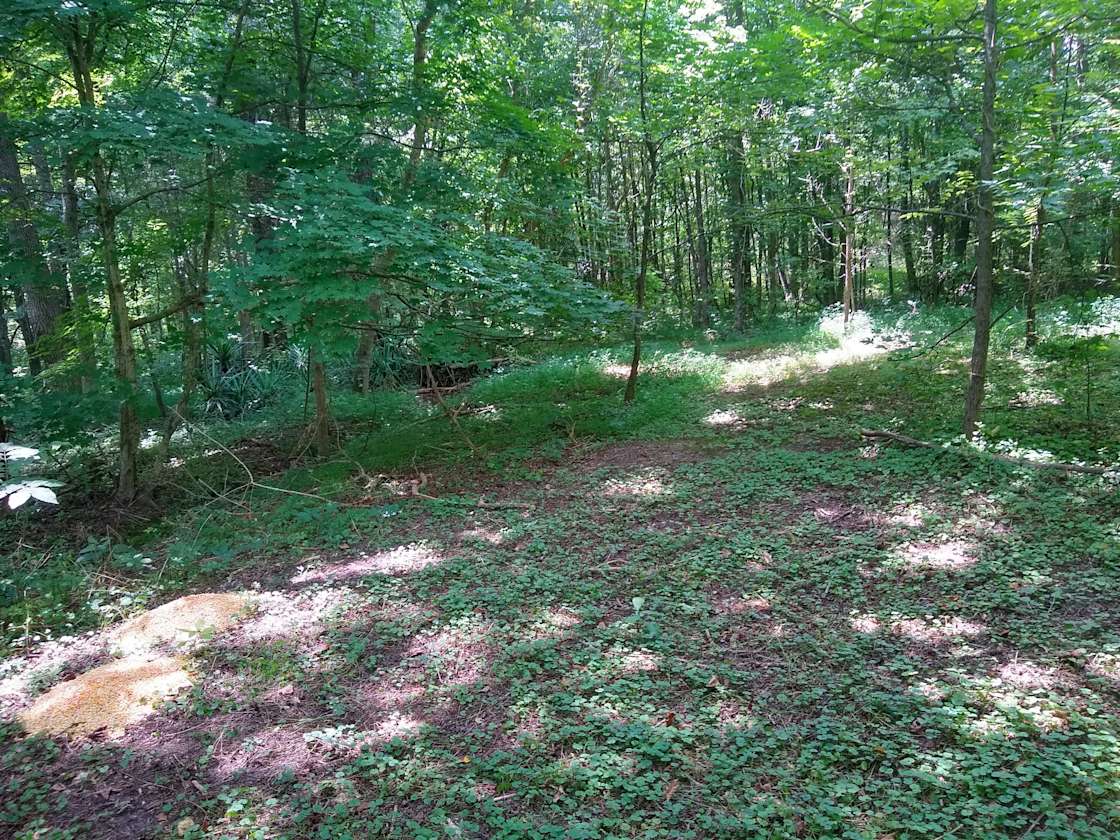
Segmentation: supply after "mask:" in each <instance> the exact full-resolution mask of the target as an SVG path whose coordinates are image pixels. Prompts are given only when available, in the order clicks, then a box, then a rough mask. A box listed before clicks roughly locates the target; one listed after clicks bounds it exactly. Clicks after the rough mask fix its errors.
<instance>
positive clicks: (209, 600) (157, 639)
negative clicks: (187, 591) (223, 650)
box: [109, 592, 247, 656]
mask: <svg viewBox="0 0 1120 840" xmlns="http://www.w3.org/2000/svg"><path fill="white" fill-rule="evenodd" d="M246 606H247V602H246V600H245V598H244V597H243V596H241V595H237V594H235V593H231V592H204V593H202V594H200V595H187V596H185V597H183V598H176V599H175V600H174V601H169V602H168V603H166V604H164V605H163V606H161V607H156V608H155V609H154V610H148V611H147V612H145V613H142V614H141V615H138V616H136V617H135V618H132V619H129V620H128V621H126V622H125V623H124V624H122V625H121V626H120V627H118V628H117V629H116V630H114V631H113V632H112V633H111V634H110V636H109V647H110V649H111V650H112V651H113V652H114V653H115V654H117V655H121V656H131V655H133V654H138V653H143V652H145V651H151V650H154V649H155V648H157V647H158V646H159V645H161V644H167V643H171V644H175V645H181V644H183V643H184V642H189V641H192V640H194V639H198V638H200V637H206V636H208V635H209V634H212V633H216V632H218V631H219V630H224V629H226V628H227V627H230V626H232V625H234V624H236V623H237V622H238V620H239V619H240V618H241V617H242V615H243V614H244V613H245V608H246Z"/></svg>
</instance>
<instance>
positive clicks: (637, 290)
mask: <svg viewBox="0 0 1120 840" xmlns="http://www.w3.org/2000/svg"><path fill="white" fill-rule="evenodd" d="M648 15H649V0H643V3H642V20H641V23H640V24H639V26H638V97H639V108H640V112H641V117H642V145H643V148H644V149H645V152H646V167H645V174H646V179H645V181H646V183H645V188H646V194H645V202H644V204H643V206H642V245H641V251H640V252H639V254H638V279H637V281H636V283H635V286H634V296H635V303H636V307H635V311H634V352H633V355H632V356H631V358H630V375H629V376H628V377H627V378H626V391H625V393H624V394H623V396H622V400H623V402H627V403H630V402H633V401H634V397H635V396H636V395H637V391H638V368H639V366H640V365H641V362H642V321H643V319H644V318H645V306H646V271H647V270H648V268H649V256H650V245H651V243H652V241H653V193H654V189H655V188H656V186H657V144H656V143H655V142H654V141H653V138H652V137H651V136H650V132H649V113H648V111H647V105H646V19H647V16H648Z"/></svg>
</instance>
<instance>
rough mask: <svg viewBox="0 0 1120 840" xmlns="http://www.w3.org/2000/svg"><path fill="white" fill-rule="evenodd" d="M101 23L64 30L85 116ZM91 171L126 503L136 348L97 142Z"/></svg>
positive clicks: (133, 448) (134, 435) (132, 487)
mask: <svg viewBox="0 0 1120 840" xmlns="http://www.w3.org/2000/svg"><path fill="white" fill-rule="evenodd" d="M102 23H103V21H101V20H99V19H98V18H96V17H94V18H93V20H91V21H90V22H89V23H87V24H86V25H87V31H85V32H83V31H82V20H81V19H73V20H71V21H70V22H69V23H68V24H67V29H66V38H65V44H64V46H65V48H66V52H67V55H68V58H69V60H70V67H71V70H72V72H73V76H74V86H75V88H77V92H78V101H79V104H80V105H81V106H82V109H83V110H84V111H85V112H86V113H87V114H92V113H93V112H94V111H95V110H96V109H97V108H98V107H99V106H98V104H97V93H96V87H95V85H94V82H93V72H92V67H91V65H92V62H93V58H94V55H95V52H96V49H95V48H96V43H95V36H96V34H97V32H99V31H100V24H102ZM90 169H91V172H92V176H93V189H94V195H95V206H94V209H95V216H96V220H97V230H98V233H99V234H100V236H101V257H102V260H103V262H104V267H105V285H106V291H107V296H108V298H109V314H110V317H111V319H112V322H113V347H114V350H115V355H116V373H117V380H118V381H119V382H120V384H121V388H122V390H123V391H124V397H123V399H122V400H121V404H120V430H119V431H120V460H119V463H118V467H117V492H116V496H117V499H118V500H119V501H122V502H126V503H127V502H131V501H132V500H133V499H135V498H136V493H137V491H138V489H139V464H138V458H139V452H140V419H139V417H138V416H137V414H136V403H135V399H136V392H137V384H138V376H137V365H136V347H135V345H134V344H133V341H132V321H131V316H130V314H129V310H128V298H127V296H126V295H125V289H124V278H123V276H122V275H121V266H120V258H119V256H118V253H117V219H116V212H115V210H114V209H113V189H112V181H111V176H110V174H109V173H110V168H109V165H108V163H107V161H106V160H105V158H104V156H103V154H102V152H101V149H100V147H97V146H95V147H94V149H93V150H92V155H91V158H90Z"/></svg>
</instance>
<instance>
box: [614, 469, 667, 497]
mask: <svg viewBox="0 0 1120 840" xmlns="http://www.w3.org/2000/svg"><path fill="white" fill-rule="evenodd" d="M602 493H603V495H604V496H635V497H646V498H657V497H663V496H669V495H671V493H672V491H671V490H670V489H669V485H668V484H666V482H665V480H664V477H663V475H662V471H661V470H656V469H645V470H636V471H634V472H632V473H630V474H629V475H626V476H623V477H620V478H612V479H609V480H607V481H606V482H604V483H603V489H602Z"/></svg>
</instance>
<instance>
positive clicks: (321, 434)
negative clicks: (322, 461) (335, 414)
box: [311, 352, 333, 456]
mask: <svg viewBox="0 0 1120 840" xmlns="http://www.w3.org/2000/svg"><path fill="white" fill-rule="evenodd" d="M311 388H312V390H313V392H314V394H315V433H314V441H315V454H317V455H319V456H323V455H329V454H330V452H331V450H332V449H333V442H332V441H331V407H330V400H329V398H328V396H327V371H326V368H325V367H324V366H323V362H322V360H321V358H320V354H319V353H318V352H313V353H312V358H311Z"/></svg>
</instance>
